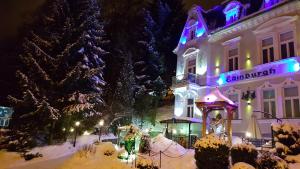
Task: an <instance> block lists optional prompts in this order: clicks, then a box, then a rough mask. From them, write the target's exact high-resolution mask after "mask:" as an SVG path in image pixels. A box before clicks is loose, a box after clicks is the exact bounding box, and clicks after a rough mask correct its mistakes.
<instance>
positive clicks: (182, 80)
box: [172, 73, 206, 87]
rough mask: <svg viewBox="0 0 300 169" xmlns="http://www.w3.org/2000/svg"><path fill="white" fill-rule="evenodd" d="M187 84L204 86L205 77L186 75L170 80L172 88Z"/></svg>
mask: <svg viewBox="0 0 300 169" xmlns="http://www.w3.org/2000/svg"><path fill="white" fill-rule="evenodd" d="M188 84H196V85H198V86H206V79H205V77H203V76H202V77H201V75H197V74H192V73H187V74H182V75H178V76H174V77H173V78H172V86H173V87H179V86H184V85H188Z"/></svg>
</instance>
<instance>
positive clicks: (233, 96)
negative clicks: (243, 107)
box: [228, 94, 239, 119]
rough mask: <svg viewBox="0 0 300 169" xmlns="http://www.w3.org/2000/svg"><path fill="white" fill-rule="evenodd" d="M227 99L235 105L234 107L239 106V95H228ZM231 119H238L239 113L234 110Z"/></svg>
mask: <svg viewBox="0 0 300 169" xmlns="http://www.w3.org/2000/svg"><path fill="white" fill-rule="evenodd" d="M228 98H229V99H230V100H231V101H233V102H234V103H235V105H239V95H238V94H230V95H228ZM233 119H239V112H238V110H236V111H235V112H234V113H233Z"/></svg>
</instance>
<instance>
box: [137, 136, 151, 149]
mask: <svg viewBox="0 0 300 169" xmlns="http://www.w3.org/2000/svg"><path fill="white" fill-rule="evenodd" d="M139 150H140V152H141V153H148V152H149V151H150V136H149V135H142V138H141V143H140V148H139Z"/></svg>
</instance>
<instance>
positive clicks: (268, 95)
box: [263, 89, 276, 119]
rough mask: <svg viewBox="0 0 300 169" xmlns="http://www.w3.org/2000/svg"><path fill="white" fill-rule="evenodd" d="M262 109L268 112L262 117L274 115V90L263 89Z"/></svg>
mask: <svg viewBox="0 0 300 169" xmlns="http://www.w3.org/2000/svg"><path fill="white" fill-rule="evenodd" d="M263 110H264V112H266V113H268V114H266V113H265V114H263V118H267V119H268V118H273V117H276V105H275V90H273V89H270V90H263Z"/></svg>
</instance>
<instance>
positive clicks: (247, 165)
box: [231, 162, 255, 169]
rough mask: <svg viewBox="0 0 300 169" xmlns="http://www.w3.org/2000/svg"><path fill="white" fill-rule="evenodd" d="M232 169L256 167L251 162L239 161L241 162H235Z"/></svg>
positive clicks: (251, 168) (252, 168)
mask: <svg viewBox="0 0 300 169" xmlns="http://www.w3.org/2000/svg"><path fill="white" fill-rule="evenodd" d="M231 169H255V168H254V167H253V166H252V165H250V164H247V163H243V162H239V163H235V164H234V165H233V166H232V168H231Z"/></svg>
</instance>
